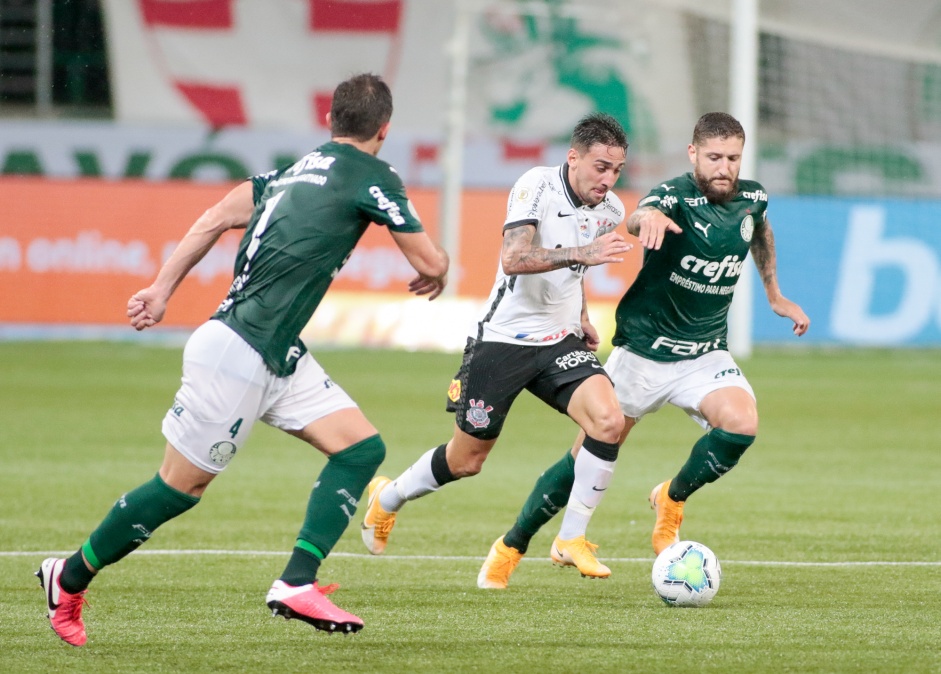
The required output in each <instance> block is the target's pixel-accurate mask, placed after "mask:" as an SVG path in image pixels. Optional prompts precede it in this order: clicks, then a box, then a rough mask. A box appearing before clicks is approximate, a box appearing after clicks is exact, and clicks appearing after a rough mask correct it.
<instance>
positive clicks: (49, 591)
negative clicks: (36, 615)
mask: <svg viewBox="0 0 941 674" xmlns="http://www.w3.org/2000/svg"><path fill="white" fill-rule="evenodd" d="M48 581H49V582H47V583H46V585H47V586H48V587H47V588H46V603H47V604H49V610H50V611H55V610H57V609H58V608H59V605H58V604H57V603H55V602H54V601H53V600H52V591H53V587H52V584H53V583H54V582H55V578H53V577H52V574H51V573H50V574H49V578H48Z"/></svg>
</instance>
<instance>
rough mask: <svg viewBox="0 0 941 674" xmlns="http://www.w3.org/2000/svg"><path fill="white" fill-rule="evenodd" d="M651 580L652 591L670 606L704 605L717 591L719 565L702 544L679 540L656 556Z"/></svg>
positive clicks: (719, 572)
mask: <svg viewBox="0 0 941 674" xmlns="http://www.w3.org/2000/svg"><path fill="white" fill-rule="evenodd" d="M651 580H652V581H653V589H654V592H656V593H657V596H658V597H660V598H661V599H662V600H663V601H664V602H666V603H667V604H669V605H670V606H705V605H706V604H708V603H709V602H710V601H712V598H713V597H715V596H716V592H718V591H719V583H720V582H721V581H722V567H721V566H720V565H719V558H718V557H716V555H715V553H714V552H713V551H712V550H710V549H709V548H707V547H706V546H705V545H703V544H702V543H696V542H694V541H680V542H678V543H674V544H673V545H671V546H670V547H668V548H667V549H666V550H664V551H663V552H661V553H660V554H659V555H657V559H656V561H654V563H653V571H652V573H651Z"/></svg>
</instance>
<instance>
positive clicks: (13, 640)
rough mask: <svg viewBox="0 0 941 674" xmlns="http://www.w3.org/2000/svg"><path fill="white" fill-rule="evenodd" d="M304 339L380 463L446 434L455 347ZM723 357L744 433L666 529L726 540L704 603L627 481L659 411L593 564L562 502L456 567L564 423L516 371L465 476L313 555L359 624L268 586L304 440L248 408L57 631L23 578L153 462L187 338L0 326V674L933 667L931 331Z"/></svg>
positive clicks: (496, 529)
mask: <svg viewBox="0 0 941 674" xmlns="http://www.w3.org/2000/svg"><path fill="white" fill-rule="evenodd" d="M317 357H318V358H319V360H320V361H321V362H322V364H323V365H324V366H325V367H326V368H327V371H328V372H329V373H330V374H331V376H332V377H333V378H334V379H335V380H336V381H337V382H338V383H340V384H341V385H342V386H344V388H346V389H347V390H348V391H349V392H350V393H351V394H352V395H353V397H354V398H355V399H356V400H357V401H358V402H359V404H360V406H361V407H362V408H363V410H364V411H365V412H366V414H367V416H368V417H369V418H370V419H371V420H372V421H373V423H374V424H376V426H377V427H378V428H379V429H380V430H381V431H382V434H383V437H384V438H385V441H386V444H387V446H388V458H387V459H386V463H385V465H384V466H383V468H382V469H381V472H383V473H385V474H391V475H395V474H397V473H398V472H399V471H401V470H402V469H404V468H405V467H406V466H408V465H409V464H410V463H411V462H412V461H413V460H414V459H415V458H416V457H417V456H418V455H419V454H420V453H421V452H424V451H425V450H427V449H428V448H430V447H432V446H434V445H437V444H439V443H441V442H443V441H445V440H446V439H447V438H448V437H449V435H450V432H451V425H452V420H451V419H450V417H449V416H448V415H447V414H446V413H445V412H444V410H443V407H444V398H445V393H446V390H447V386H448V384H449V382H450V379H451V375H452V374H453V372H454V371H455V370H456V369H457V365H458V361H459V356H457V355H443V354H411V353H399V352H371V351H334V352H324V353H318V354H317ZM742 365H743V367H744V369H745V371H746V374H747V375H748V377H749V380H750V381H751V382H752V385H753V386H754V388H755V390H756V393H757V395H758V401H759V412H760V414H761V428H760V431H759V437H758V440H757V442H756V444H755V445H754V446H753V447H752V448H751V449H750V450H749V452H748V453H747V454H746V455H745V457H744V458H743V460H742V462H741V463H740V464H739V466H738V467H737V468H736V469H735V470H734V471H733V472H732V473H730V474H729V475H728V476H727V477H725V478H724V479H723V480H721V481H720V482H718V483H717V484H715V485H710V486H708V487H706V488H705V489H703V490H702V491H701V492H699V493H698V494H696V495H695V496H694V497H693V498H692V499H691V500H690V502H689V505H688V506H687V509H686V522H685V523H684V525H683V534H684V538H687V539H691V540H698V541H701V542H703V543H705V544H706V545H708V546H709V547H711V548H712V549H713V550H714V551H715V552H716V553H717V554H718V556H719V558H720V560H721V561H722V565H723V572H724V575H723V580H722V587H721V590H720V592H719V594H718V596H717V597H716V598H715V600H714V601H713V602H712V603H711V604H710V605H709V606H707V607H705V608H702V609H673V608H669V607H667V606H665V605H663V604H662V603H661V602H660V601H659V600H658V599H657V598H656V597H655V596H654V594H653V592H652V590H651V588H650V567H651V563H652V561H653V554H652V552H651V550H650V544H649V537H650V528H651V525H652V521H653V517H652V513H651V512H650V510H649V509H648V508H647V504H646V496H647V493H648V491H649V490H650V488H651V487H652V486H653V485H654V484H656V483H657V482H660V481H661V480H663V479H666V478H668V477H669V476H671V475H672V474H674V473H675V471H676V470H677V468H678V467H679V465H680V464H681V462H682V461H683V460H684V459H685V457H686V455H687V453H688V451H689V448H690V446H691V445H692V443H693V442H694V441H695V439H696V438H697V437H698V436H699V433H700V431H699V428H698V427H697V426H696V425H695V424H694V423H693V422H691V421H689V420H688V419H686V418H685V416H684V415H683V414H682V413H681V412H679V411H678V410H676V409H673V408H669V409H665V410H663V411H662V412H660V413H659V414H657V415H654V416H652V417H650V418H648V419H645V420H644V421H643V422H642V423H641V424H640V425H639V426H638V427H637V428H636V429H635V431H634V433H633V435H632V437H631V439H630V440H629V441H628V443H627V444H626V445H625V447H624V448H623V449H622V451H621V459H620V461H619V463H618V470H617V473H616V475H615V478H614V482H613V484H612V488H611V489H610V490H609V492H608V495H607V497H606V500H605V501H604V502H603V503H602V505H601V507H600V508H599V510H598V512H597V514H596V515H595V518H594V520H593V521H592V524H591V527H590V529H589V538H590V539H592V540H594V541H595V542H597V543H599V544H600V545H601V547H600V550H599V555H600V557H601V558H602V559H603V560H604V561H606V562H607V563H608V564H609V565H610V566H611V568H612V570H613V573H612V576H611V578H610V579H608V580H604V581H599V580H595V581H589V580H586V579H583V578H581V577H580V576H579V575H578V573H577V572H576V571H574V570H573V569H558V568H556V567H554V566H552V565H551V564H550V563H549V562H548V548H549V545H550V543H551V540H552V536H554V534H555V532H556V531H557V528H558V521H556V522H555V523H553V524H550V525H549V527H547V528H546V529H545V530H544V531H543V532H541V533H540V535H539V536H538V537H537V538H536V539H535V540H534V542H533V546H532V548H531V550H530V554H529V555H527V558H526V559H525V560H524V561H523V563H522V564H521V565H520V567H519V569H518V570H517V572H516V574H515V575H514V577H513V582H512V584H511V586H510V588H509V589H508V590H507V591H504V592H495V591H490V592H484V591H480V590H478V589H477V588H476V584H475V580H476V576H477V571H478V569H479V566H480V562H481V560H482V558H483V556H484V555H485V554H486V552H487V550H488V548H489V546H490V544H491V543H492V542H493V540H494V539H495V538H496V537H497V536H498V535H500V534H502V533H504V532H505V531H506V529H507V528H508V527H509V526H510V524H511V523H512V521H513V518H514V517H515V514H516V512H517V509H518V508H519V506H520V505H521V503H522V501H523V499H524V497H525V496H526V494H527V493H528V490H529V488H530V486H531V485H532V483H533V480H534V479H535V478H536V476H537V475H538V473H539V472H540V471H541V470H542V469H543V468H544V467H545V466H547V465H548V464H549V463H550V462H551V461H554V460H555V459H556V458H557V457H559V456H560V455H561V454H562V452H563V451H564V450H565V448H566V446H567V445H568V444H570V442H571V440H572V438H573V436H574V432H575V430H574V426H573V424H572V422H571V421H569V420H568V419H567V418H565V417H563V416H561V415H558V414H556V413H555V412H553V411H552V410H550V409H549V408H547V407H544V406H543V405H542V404H541V403H538V402H537V401H535V400H534V399H532V398H531V397H530V396H528V394H524V395H523V396H522V397H521V398H520V400H519V402H518V403H517V405H516V407H515V408H514V411H513V413H512V414H511V416H510V419H509V422H508V424H507V427H506V430H505V433H504V435H503V437H502V438H501V440H500V442H499V443H498V445H497V447H496V449H495V450H494V452H493V453H492V455H491V457H490V459H489V460H488V462H487V464H486V466H485V467H484V471H483V473H482V474H481V475H479V476H478V477H475V478H472V479H468V480H464V481H462V482H458V483H456V484H453V485H449V486H448V487H447V488H445V489H444V490H443V491H442V492H441V493H439V494H435V495H431V496H429V497H427V498H425V499H422V500H421V501H418V502H415V503H412V504H409V505H408V506H407V507H406V508H405V510H403V512H402V515H401V516H400V518H399V523H398V524H397V526H396V529H395V531H394V532H393V534H392V538H391V540H390V545H389V549H388V556H387V557H381V558H372V557H369V556H368V555H365V554H363V553H364V549H363V548H362V544H361V542H360V540H359V532H358V524H359V521H358V519H357V520H355V521H354V523H353V524H354V526H352V527H351V528H350V529H349V530H348V532H347V533H346V535H345V536H344V537H343V539H342V540H341V541H340V543H339V545H338V546H337V549H336V550H335V551H334V554H333V555H332V556H331V557H330V558H328V560H327V561H326V562H325V564H324V566H323V567H322V571H321V578H322V580H324V581H325V582H338V583H340V584H341V586H342V587H341V589H340V590H339V592H338V593H337V594H336V595H334V598H335V599H336V601H337V603H338V604H339V605H341V606H343V607H344V608H346V609H348V610H350V611H352V612H354V613H356V614H358V615H359V616H361V617H362V618H363V619H364V621H365V623H366V627H365V629H364V630H363V631H362V632H360V633H359V634H357V635H355V636H340V635H327V634H324V633H321V632H316V631H315V630H313V629H312V628H311V627H309V626H307V625H305V624H303V623H301V622H298V621H290V622H285V621H283V620H282V619H280V618H278V619H274V618H272V617H271V616H270V614H269V612H268V611H267V609H266V607H265V606H264V596H265V593H266V591H267V589H268V586H269V585H270V584H271V581H272V580H273V579H274V578H276V577H277V575H278V573H280V571H281V569H282V567H283V564H284V562H285V561H286V559H287V554H288V551H289V550H290V548H291V546H292V543H293V540H294V536H295V534H296V532H297V530H298V527H299V525H300V520H301V517H302V514H303V510H304V505H305V503H306V499H307V496H308V494H309V491H310V488H311V486H312V483H313V480H314V478H315V477H316V475H317V473H318V472H319V470H320V468H321V466H322V465H323V461H324V459H323V458H322V457H321V456H320V455H319V454H317V453H316V452H314V451H312V450H310V449H309V448H307V447H306V446H305V445H303V444H302V443H300V442H298V441H297V440H295V439H293V438H290V437H288V436H286V435H283V434H280V433H278V432H277V431H274V430H272V429H270V428H268V427H265V426H263V425H261V426H258V427H256V429H255V431H254V433H253V435H252V438H251V440H250V441H249V443H248V445H247V446H246V447H245V448H244V449H243V450H242V451H240V452H239V455H238V457H236V459H235V460H234V461H233V463H232V464H231V465H230V466H229V468H228V469H227V470H226V472H225V473H224V474H223V475H222V476H221V477H220V478H219V479H217V480H216V482H215V483H213V485H212V486H211V487H210V488H209V490H208V492H207V493H206V496H205V497H204V499H203V502H202V503H201V504H200V505H199V507H198V508H195V509H194V510H193V511H191V512H190V513H187V514H186V515H184V516H183V517H182V518H180V519H179V520H177V521H174V522H171V523H169V524H167V525H166V526H164V527H163V528H161V529H160V530H159V531H158V532H157V533H156V534H155V536H154V538H153V539H152V540H151V541H150V542H149V543H148V544H147V545H146V546H144V548H142V549H141V551H140V552H138V553H135V554H133V555H131V556H130V557H129V558H128V559H126V560H125V561H124V562H122V563H120V564H118V565H116V566H114V567H112V568H109V569H107V570H106V571H105V572H104V573H102V574H101V576H100V577H99V578H98V579H97V580H96V581H95V583H94V584H93V585H92V587H91V590H90V591H89V594H88V601H89V602H90V606H89V607H87V608H86V609H85V617H86V623H87V625H88V634H89V641H88V645H87V646H86V647H84V648H80V649H75V648H72V647H70V646H67V645H66V644H64V643H63V642H61V641H59V640H58V639H57V638H56V637H55V636H54V634H53V633H52V631H51V630H50V629H49V626H48V623H47V621H46V619H45V617H44V601H43V596H42V593H41V592H40V590H39V586H38V582H37V580H36V579H35V578H34V577H33V576H32V573H33V571H35V569H36V568H37V567H38V565H39V562H40V561H41V560H42V559H43V557H44V556H45V552H46V551H63V552H66V551H72V550H74V549H75V548H77V547H78V546H79V545H80V544H81V542H82V541H83V540H84V539H85V537H86V536H87V534H88V533H89V531H90V530H91V529H92V528H93V527H94V526H95V525H96V524H97V523H98V522H99V521H100V519H101V517H102V516H103V515H104V514H105V512H106V511H107V510H108V508H109V507H110V506H111V504H112V502H113V501H114V500H115V499H116V498H117V497H118V496H120V495H121V494H122V493H123V492H124V491H127V490H128V489H130V488H132V487H135V486H136V485H138V484H139V483H141V482H143V481H145V480H147V479H149V478H150V476H151V475H153V473H154V472H155V471H156V469H157V467H158V465H159V462H160V459H161V457H162V448H163V444H164V440H163V438H162V436H161V434H160V422H161V419H162V417H163V414H164V412H165V411H166V409H167V407H168V406H169V404H170V402H171V401H172V399H173V394H174V392H175V391H176V388H177V385H178V381H179V373H180V351H179V350H178V349H175V348H160V347H153V346H142V345H135V344H99V343H4V344H0V373H2V374H0V438H2V442H0V671H3V672H94V673H95V674H102V673H105V672H173V673H180V672H187V673H188V672H249V671H280V672H302V671H304V672H341V671H342V672H346V671H356V672H494V671H512V672H550V671H551V672H553V673H560V674H561V673H565V672H578V671H591V672H629V671H637V672H669V671H693V672H938V671H941V600H939V596H941V499H939V496H938V492H939V489H938V485H939V480H941V432H939V419H941V413H939V400H941V352H937V351H914V350H913V351H876V350H859V351H855V350H834V351H827V350H811V351H772V350H759V351H758V352H757V353H756V355H755V356H754V357H753V358H752V359H751V360H749V361H747V362H744V363H742ZM154 553H159V554H154Z"/></svg>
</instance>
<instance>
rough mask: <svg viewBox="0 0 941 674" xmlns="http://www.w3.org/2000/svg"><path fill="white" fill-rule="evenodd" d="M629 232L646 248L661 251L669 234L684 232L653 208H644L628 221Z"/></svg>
mask: <svg viewBox="0 0 941 674" xmlns="http://www.w3.org/2000/svg"><path fill="white" fill-rule="evenodd" d="M626 227H627V232H628V234H633V235H634V236H636V237H637V238H638V239H640V243H641V245H642V246H643V247H644V248H648V249H653V250H660V246H662V245H663V238H664V236H665V235H666V233H667V232H672V233H673V234H682V233H683V230H682V229H681V228H680V226H679V225H677V224H676V223H675V222H673V220H671V219H670V218H669V217H668V216H666V215H664V214H663V213H662V212H661V211H660V210H659V209H656V208H654V207H653V206H642V207H641V208H638V209H637V210H636V211H634V212H633V213H631V215H630V217H628V219H627V225H626Z"/></svg>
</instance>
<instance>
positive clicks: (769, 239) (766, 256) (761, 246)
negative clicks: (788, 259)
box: [749, 218, 780, 292]
mask: <svg viewBox="0 0 941 674" xmlns="http://www.w3.org/2000/svg"><path fill="white" fill-rule="evenodd" d="M749 249H750V250H751V254H752V259H754V260H755V267H757V268H758V275H759V276H761V283H762V285H764V287H765V290H766V291H767V290H768V289H769V288H771V289H776V288H777V287H778V271H777V266H778V260H777V253H776V252H775V248H774V232H773V231H772V230H771V221H770V220H768V219H767V218H765V221H764V222H762V223H755V229H754V232H753V233H752V240H751V246H750V248H749ZM778 292H780V291H778Z"/></svg>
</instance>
